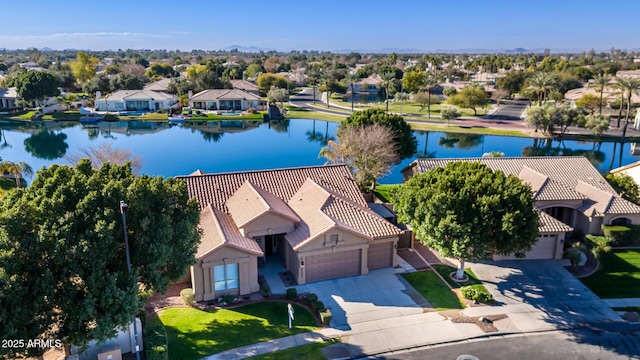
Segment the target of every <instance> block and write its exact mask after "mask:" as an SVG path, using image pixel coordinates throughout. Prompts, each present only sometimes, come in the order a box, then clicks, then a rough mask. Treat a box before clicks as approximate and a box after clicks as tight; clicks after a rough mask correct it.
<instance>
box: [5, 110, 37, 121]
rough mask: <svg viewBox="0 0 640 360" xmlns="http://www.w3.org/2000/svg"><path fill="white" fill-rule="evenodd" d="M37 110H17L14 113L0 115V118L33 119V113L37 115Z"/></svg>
mask: <svg viewBox="0 0 640 360" xmlns="http://www.w3.org/2000/svg"><path fill="white" fill-rule="evenodd" d="M35 114H36V112H35V110H31V111H20V112H15V113H12V114H7V115H0V119H7V120H31V117H32V116H33V115H35Z"/></svg>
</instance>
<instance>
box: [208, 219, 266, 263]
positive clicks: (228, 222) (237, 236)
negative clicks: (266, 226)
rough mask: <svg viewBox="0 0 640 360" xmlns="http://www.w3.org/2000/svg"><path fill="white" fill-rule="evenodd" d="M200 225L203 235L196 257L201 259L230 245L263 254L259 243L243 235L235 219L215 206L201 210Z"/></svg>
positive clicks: (259, 254)
mask: <svg viewBox="0 0 640 360" xmlns="http://www.w3.org/2000/svg"><path fill="white" fill-rule="evenodd" d="M200 226H201V228H202V237H201V238H200V245H199V246H198V250H197V252H196V259H201V258H203V257H205V256H207V255H208V254H210V253H211V252H213V251H215V250H217V249H219V248H220V247H222V246H230V247H233V248H236V249H238V250H241V251H245V252H248V253H252V254H256V255H258V256H262V255H263V253H262V250H261V249H260V246H259V245H258V243H256V242H255V241H254V240H252V239H249V238H246V237H244V236H242V234H241V233H240V231H238V228H237V227H236V225H235V224H234V223H233V220H232V219H231V218H230V217H229V216H228V215H227V214H225V213H223V212H222V211H220V210H218V209H216V208H214V207H213V206H207V207H206V208H204V209H203V210H202V211H201V212H200Z"/></svg>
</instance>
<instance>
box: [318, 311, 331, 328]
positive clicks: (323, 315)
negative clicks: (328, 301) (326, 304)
mask: <svg viewBox="0 0 640 360" xmlns="http://www.w3.org/2000/svg"><path fill="white" fill-rule="evenodd" d="M319 315H320V321H322V323H323V324H325V325H329V323H330V322H331V317H332V315H331V310H329V309H324V310H323V311H320V314H319Z"/></svg>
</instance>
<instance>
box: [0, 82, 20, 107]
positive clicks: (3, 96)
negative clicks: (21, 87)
mask: <svg viewBox="0 0 640 360" xmlns="http://www.w3.org/2000/svg"><path fill="white" fill-rule="evenodd" d="M18 101H20V95H18V92H17V91H16V88H15V87H10V88H8V89H0V108H2V109H13V108H16V107H18V106H19V105H18Z"/></svg>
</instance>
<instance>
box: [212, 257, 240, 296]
mask: <svg viewBox="0 0 640 360" xmlns="http://www.w3.org/2000/svg"><path fill="white" fill-rule="evenodd" d="M238 277H239V276H238V264H237V263H235V264H227V265H219V266H215V267H214V268H213V288H214V290H215V291H222V290H231V289H237V288H238V287H239V281H238Z"/></svg>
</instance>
